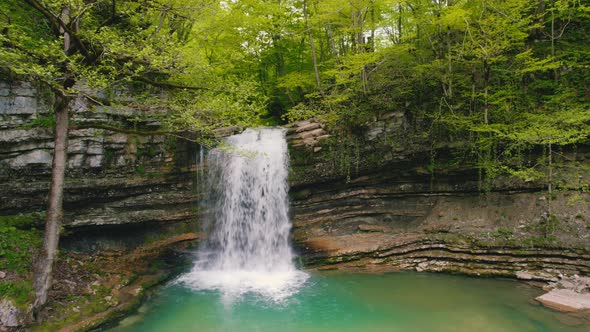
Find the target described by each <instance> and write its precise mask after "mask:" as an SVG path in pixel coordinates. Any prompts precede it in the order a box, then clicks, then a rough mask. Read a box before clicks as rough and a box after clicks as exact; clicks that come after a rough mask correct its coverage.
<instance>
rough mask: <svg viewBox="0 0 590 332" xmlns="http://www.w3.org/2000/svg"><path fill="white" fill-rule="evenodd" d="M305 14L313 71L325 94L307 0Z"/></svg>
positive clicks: (319, 88) (304, 8)
mask: <svg viewBox="0 0 590 332" xmlns="http://www.w3.org/2000/svg"><path fill="white" fill-rule="evenodd" d="M303 16H304V17H305V28H306V29H307V32H308V33H309V46H310V47H311V58H312V61H313V72H314V74H315V81H316V84H317V85H318V90H319V91H320V93H321V94H324V92H323V91H322V85H321V81H320V73H319V70H318V60H317V57H316V53H315V45H314V43H313V35H312V33H311V29H310V27H309V23H308V21H309V20H308V17H307V0H306V1H303Z"/></svg>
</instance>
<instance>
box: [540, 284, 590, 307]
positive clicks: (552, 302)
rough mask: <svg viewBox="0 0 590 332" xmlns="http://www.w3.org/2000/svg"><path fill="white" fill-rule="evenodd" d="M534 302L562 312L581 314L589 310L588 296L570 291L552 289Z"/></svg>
mask: <svg viewBox="0 0 590 332" xmlns="http://www.w3.org/2000/svg"><path fill="white" fill-rule="evenodd" d="M535 300H537V301H539V302H541V303H542V304H543V305H544V306H546V307H548V308H551V309H555V310H558V311H563V312H581V311H588V310H590V294H588V293H585V294H582V293H577V292H576V291H574V290H572V289H554V290H552V291H550V292H549V293H547V294H545V295H541V296H539V297H537V298H536V299H535Z"/></svg>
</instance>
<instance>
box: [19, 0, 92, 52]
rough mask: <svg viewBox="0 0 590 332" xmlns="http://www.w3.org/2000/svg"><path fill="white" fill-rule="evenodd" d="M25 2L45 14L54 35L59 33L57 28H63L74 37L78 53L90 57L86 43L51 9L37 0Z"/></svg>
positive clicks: (26, 0)
mask: <svg viewBox="0 0 590 332" xmlns="http://www.w3.org/2000/svg"><path fill="white" fill-rule="evenodd" d="M25 2H26V3H27V4H28V5H29V6H31V7H33V8H34V9H36V10H37V11H38V12H40V13H41V14H43V16H45V18H47V19H48V20H49V22H50V23H51V25H52V26H53V30H54V33H56V35H58V36H59V35H61V34H60V32H59V30H60V29H63V30H64V31H65V32H67V33H68V34H69V35H70V37H71V38H72V39H74V41H75V42H76V44H77V45H78V50H79V51H80V53H82V55H84V56H85V57H86V58H87V60H90V59H92V57H91V54H90V52H89V51H88V49H87V48H86V45H84V43H83V42H82V40H81V39H80V37H79V36H78V35H77V34H76V33H75V32H74V31H72V29H70V27H69V26H68V25H67V24H66V23H65V22H64V21H63V20H62V19H61V18H59V16H57V15H55V14H54V13H53V12H52V11H51V10H49V8H47V7H45V6H43V5H42V4H41V3H40V2H39V1H37V0H25Z"/></svg>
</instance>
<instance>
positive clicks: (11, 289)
mask: <svg viewBox="0 0 590 332" xmlns="http://www.w3.org/2000/svg"><path fill="white" fill-rule="evenodd" d="M33 296H34V291H33V285H32V284H31V282H30V281H28V280H20V281H4V282H1V283H0V298H9V299H12V300H14V303H15V305H16V306H17V307H20V308H26V307H27V305H28V304H29V303H31V302H32V301H33Z"/></svg>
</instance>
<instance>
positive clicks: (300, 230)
mask: <svg viewBox="0 0 590 332" xmlns="http://www.w3.org/2000/svg"><path fill="white" fill-rule="evenodd" d="M410 127H411V126H409V125H407V121H406V120H405V118H404V115H403V114H402V113H396V114H387V115H385V116H383V117H382V118H380V119H377V120H376V121H375V122H374V123H372V124H370V125H369V126H368V130H367V131H366V132H365V133H364V136H361V138H360V139H359V138H357V141H356V142H353V143H352V144H351V143H349V142H346V141H345V139H344V138H343V137H339V136H338V134H333V135H332V137H329V136H327V135H329V134H328V131H327V130H326V129H325V128H321V126H320V125H313V124H311V123H298V124H294V125H292V127H291V128H290V133H291V136H290V140H291V141H292V142H294V144H292V149H291V156H292V168H293V171H292V178H291V183H292V187H291V191H292V192H291V201H292V204H291V213H292V220H293V226H294V231H293V234H294V235H293V237H294V242H295V243H296V246H297V247H298V249H299V252H300V254H301V255H302V257H303V258H304V260H305V262H306V263H307V264H308V265H309V266H311V267H315V268H318V269H343V270H354V271H375V272H380V271H396V270H417V271H445V272H455V273H466V274H473V275H501V276H511V277H518V276H521V277H522V276H526V278H524V277H523V279H529V280H539V281H549V280H556V277H557V276H558V275H559V274H560V273H563V274H565V275H573V274H583V275H588V274H590V226H589V225H590V223H589V222H590V205H589V204H588V203H589V202H590V195H589V194H588V193H587V192H586V190H585V189H584V188H586V187H587V184H588V183H590V181H589V180H590V179H589V178H588V174H587V171H586V172H584V171H583V167H587V166H588V164H589V163H590V149H588V147H578V148H577V150H575V151H572V150H564V151H561V152H560V156H562V157H563V158H562V157H559V160H556V161H558V163H557V164H559V165H560V166H559V167H558V168H556V169H554V174H555V177H556V179H554V181H556V182H555V183H560V188H561V189H560V190H558V191H557V192H554V193H553V194H552V195H548V193H547V190H546V184H545V183H543V182H542V181H540V182H536V183H535V182H524V181H520V180H516V179H514V178H498V179H496V180H495V181H494V182H493V183H491V184H489V188H487V190H483V191H484V192H482V186H483V184H482V180H481V178H480V174H479V173H478V171H477V169H476V168H474V167H473V166H468V165H465V163H457V162H456V160H457V155H458V154H460V153H461V149H460V144H454V145H452V144H447V145H441V146H438V147H429V145H426V144H423V143H421V142H419V141H416V140H412V139H411V138H409V135H408V132H409V131H410V129H408V128H410ZM319 130H322V131H323V132H319ZM310 137H315V138H321V137H327V138H325V139H323V140H318V139H309V138H310ZM357 137H358V136H357ZM318 141H319V142H318ZM349 141H350V140H349ZM322 142H323V143H322ZM343 142H344V143H343ZM433 155H435V156H436V158H433ZM434 163H436V164H437V165H443V166H442V167H435V165H433V164H434ZM584 165H585V166H584ZM549 204H551V210H552V214H553V215H554V216H548V215H547V210H548V205H549Z"/></svg>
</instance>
